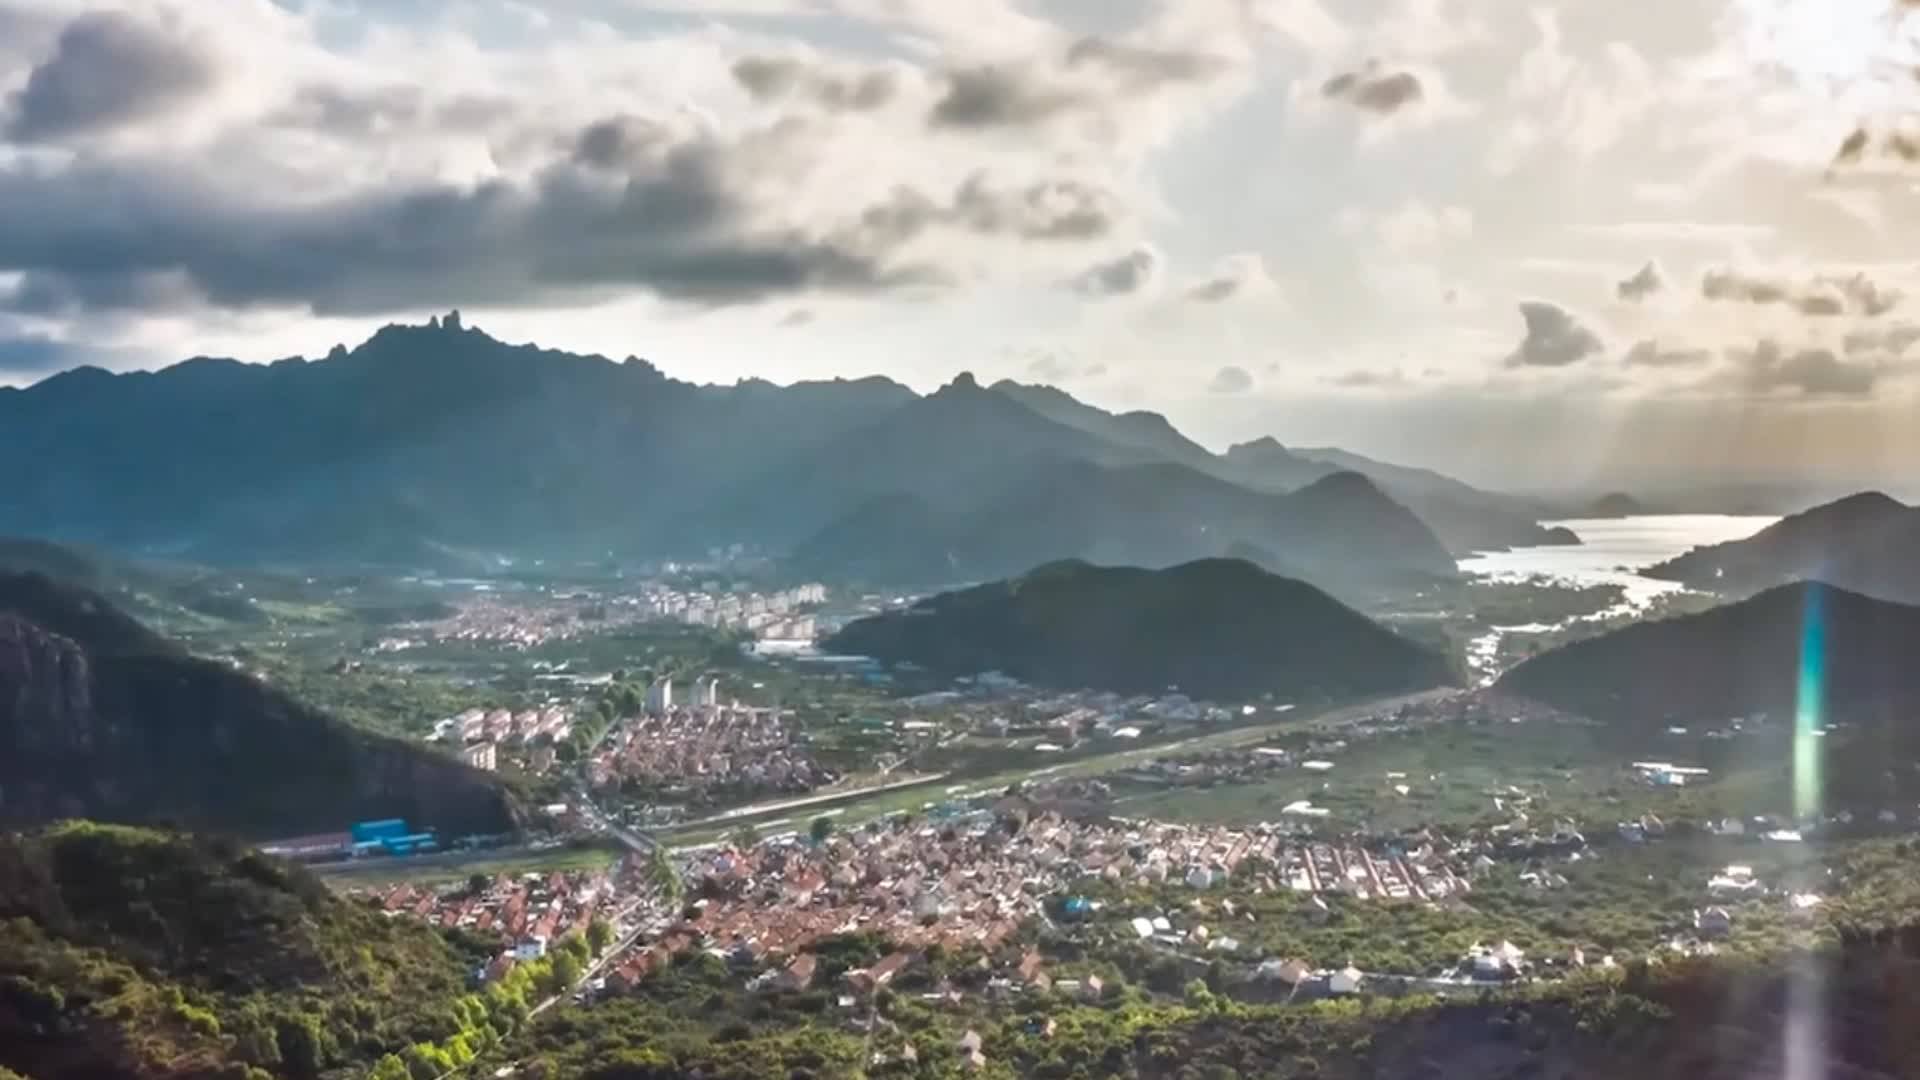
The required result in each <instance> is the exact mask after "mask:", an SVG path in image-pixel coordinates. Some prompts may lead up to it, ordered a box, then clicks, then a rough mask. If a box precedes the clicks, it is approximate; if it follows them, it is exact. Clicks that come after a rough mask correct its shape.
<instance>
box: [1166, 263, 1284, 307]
mask: <svg viewBox="0 0 1920 1080" xmlns="http://www.w3.org/2000/svg"><path fill="white" fill-rule="evenodd" d="M1278 288H1279V287H1278V286H1277V285H1275V284H1274V281H1273V276H1272V275H1271V274H1269V273H1268V272H1267V263H1266V260H1265V259H1263V258H1262V257H1261V256H1260V255H1259V254H1258V253H1257V252H1244V253H1242V254H1238V255H1229V256H1227V257H1226V258H1225V259H1222V260H1220V265H1219V266H1217V267H1216V268H1215V269H1214V271H1213V273H1211V274H1210V275H1208V276H1207V277H1205V278H1203V279H1201V280H1200V281H1197V282H1195V283H1194V284H1192V285H1191V286H1189V287H1188V288H1187V292H1186V296H1187V299H1189V300H1191V301H1193V302H1194V303H1197V304H1218V303H1222V302H1224V301H1227V300H1231V299H1233V298H1234V297H1237V296H1264V295H1270V294H1272V293H1274V292H1276V291H1278Z"/></svg>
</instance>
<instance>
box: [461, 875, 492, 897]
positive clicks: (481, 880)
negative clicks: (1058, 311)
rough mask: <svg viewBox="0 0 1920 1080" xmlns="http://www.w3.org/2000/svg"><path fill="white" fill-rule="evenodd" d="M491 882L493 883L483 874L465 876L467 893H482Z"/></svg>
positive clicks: (476, 894) (471, 894)
mask: <svg viewBox="0 0 1920 1080" xmlns="http://www.w3.org/2000/svg"><path fill="white" fill-rule="evenodd" d="M492 884H493V880H492V879H491V878H489V877H487V875H485V874H473V875H470V876H469V877H468V878H467V895H468V896H479V895H481V894H482V893H484V892H486V891H487V887H488V886H489V885H492Z"/></svg>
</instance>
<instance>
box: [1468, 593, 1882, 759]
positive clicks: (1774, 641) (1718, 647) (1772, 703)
mask: <svg viewBox="0 0 1920 1080" xmlns="http://www.w3.org/2000/svg"><path fill="white" fill-rule="evenodd" d="M1810 620H1811V621H1813V622H1815V623H1816V624H1817V625H1818V626H1819V628H1820V634H1819V635H1818V640H1821V641H1823V643H1824V644H1823V647H1822V650H1821V661H1820V663H1819V664H1818V665H1817V667H1818V669H1819V670H1820V671H1821V672H1822V686H1823V687H1824V692H1825V699H1826V704H1827V708H1828V709H1829V710H1845V709H1849V708H1857V707H1870V706H1878V707H1880V708H1881V709H1883V710H1884V715H1886V716H1887V717H1889V718H1891V719H1894V720H1897V721H1899V722H1900V724H1901V726H1903V727H1905V728H1909V729H1910V728H1911V725H1908V724H1906V723H1905V720H1906V718H1907V717H1909V716H1910V715H1911V714H1912V712H1913V709H1914V708H1915V707H1916V706H1920V665H1915V664H1914V663H1913V650H1914V643H1915V642H1916V641H1920V608H1916V607H1908V606H1906V605H1902V604H1892V603H1887V602H1885V601H1882V600H1875V599H1873V598H1870V597H1866V596H1861V595H1859V594H1857V593H1851V592H1847V591H1845V590H1843V589H1837V588H1834V587H1832V586H1829V585H1821V584H1809V583H1800V584H1794V585H1783V586H1780V587H1778V588H1774V589H1770V590H1768V591H1766V592H1763V593H1761V594H1760V595H1758V596H1755V597H1752V598H1751V599H1748V600H1745V601H1742V602H1739V603H1735V604H1729V605H1726V606H1725V607H1720V608H1715V609H1714V610H1712V611H1708V612H1705V613H1703V614H1699V615H1691V616H1686V617H1683V618H1675V619H1667V620H1664V621H1658V622H1646V623H1638V624H1635V625H1633V626H1629V627H1627V628H1625V629H1622V630H1617V631H1614V632H1612V633H1609V634H1605V635H1603V636H1601V637H1598V638H1592V639H1589V640H1586V641H1581V642H1576V643H1574V644H1572V645H1568V646H1566V647H1564V648H1561V649H1556V650H1554V651H1552V652H1549V653H1546V654H1543V655H1541V656H1537V657H1534V658H1532V659H1530V660H1528V661H1526V662H1525V663H1522V664H1521V665H1520V666H1518V667H1516V668H1514V669H1513V670H1512V671H1511V672H1508V673H1507V675H1506V676H1505V677H1504V678H1502V679H1501V680H1500V682H1499V687H1500V688H1501V689H1503V690H1508V691H1511V692H1513V693H1517V694H1521V695H1524V696H1527V697H1531V698H1535V699H1537V700H1540V701H1545V702H1549V703H1551V704H1554V705H1557V706H1560V707H1562V708H1566V709H1569V710H1571V711H1574V712H1579V713H1584V714H1587V715H1590V716H1595V717H1599V718H1603V719H1606V720H1610V721H1613V722H1615V723H1617V724H1621V725H1626V726H1628V727H1630V728H1633V729H1635V730H1639V729H1649V730H1658V729H1660V728H1664V727H1665V726H1667V725H1668V724H1682V725H1687V724H1694V723H1698V724H1703V725H1718V724H1721V723H1723V722H1724V721H1726V720H1727V719H1728V718H1729V717H1735V716H1745V715H1749V714H1752V713H1756V712H1764V713H1768V714H1769V715H1771V716H1772V717H1774V718H1776V719H1781V718H1787V717H1791V716H1792V715H1793V714H1794V708H1795V705H1796V702H1797V700H1798V697H1797V695H1798V693H1799V690H1800V677H1801V672H1802V670H1803V667H1802V662H1801V659H1802V646H1803V642H1804V641H1805V640H1806V627H1807V625H1808V623H1809V621H1810ZM1915 734H1920V732H1916V733H1915Z"/></svg>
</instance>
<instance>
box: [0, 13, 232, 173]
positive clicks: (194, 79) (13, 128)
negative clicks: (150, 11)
mask: <svg viewBox="0 0 1920 1080" xmlns="http://www.w3.org/2000/svg"><path fill="white" fill-rule="evenodd" d="M216 74H217V71H216V65H215V63H214V62H213V60H212V58H211V57H210V56H209V55H208V54H207V53H206V52H205V51H203V50H202V49H200V48H198V47H196V46H195V45H194V44H193V43H190V42H187V41H183V40H181V39H179V38H178V37H176V36H175V35H174V34H173V33H171V32H169V31H168V30H166V29H163V28H161V27H158V26H154V25H152V24H149V23H146V22H143V21H141V20H139V19H135V18H133V17H131V16H128V15H123V14H120V13H118V12H98V13H93V14H88V15H81V16H79V17H78V18H76V19H74V20H73V21H72V22H70V23H68V24H67V25H66V28H65V29H63V30H62V31H61V32H60V36H59V38H58V39H57V40H56V41H55V43H54V51H53V55H51V56H49V57H47V58H46V59H45V60H44V61H42V62H41V63H40V64H38V65H37V66H35V67H34V68H33V69H32V70H31V71H29V72H28V73H27V81H26V84H25V85H24V86H23V87H21V89H20V90H19V92H18V93H16V94H14V95H13V97H12V99H11V100H10V101H9V102H8V108H7V119H6V125H5V127H6V132H7V134H8V136H9V137H10V138H12V139H14V140H17V141H20V142H32V141H36V140H46V139H60V138H65V137H69V136H74V135H84V134H88V133H93V132H99V131H106V130H110V129H113V128H116V127H119V126H121V125H123V124H126V123H129V122H131V121H135V120H140V119H144V118H147V117H150V116H154V115H157V114H160V113H163V112H166V111H167V110H169V109H172V108H174V107H175V106H177V105H179V104H180V103H182V102H184V101H186V100H187V99H189V98H191V97H193V96H194V95H196V94H198V93H199V92H201V91H203V90H205V89H206V88H208V87H210V86H212V85H213V83H214V80H215V77H216Z"/></svg>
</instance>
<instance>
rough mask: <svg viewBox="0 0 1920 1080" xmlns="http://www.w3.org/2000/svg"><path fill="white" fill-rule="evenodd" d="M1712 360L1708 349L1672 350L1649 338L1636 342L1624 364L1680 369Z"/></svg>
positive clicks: (1628, 351) (1628, 352)
mask: <svg viewBox="0 0 1920 1080" xmlns="http://www.w3.org/2000/svg"><path fill="white" fill-rule="evenodd" d="M1712 359H1713V353H1712V351H1710V350H1708V349H1689V348H1672V347H1668V346H1664V345H1662V344H1661V343H1660V342H1659V341H1657V340H1655V339H1653V338H1648V339H1646V340H1644V341H1637V342H1635V343H1634V345H1633V347H1632V348H1631V349H1628V350H1627V355H1626V356H1625V357H1624V358H1622V362H1623V363H1625V364H1626V365H1627V366H1628V367H1648V368H1678V367H1699V366H1700V365H1702V364H1705V363H1708V362H1709V361H1711V360H1712Z"/></svg>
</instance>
